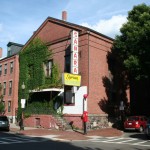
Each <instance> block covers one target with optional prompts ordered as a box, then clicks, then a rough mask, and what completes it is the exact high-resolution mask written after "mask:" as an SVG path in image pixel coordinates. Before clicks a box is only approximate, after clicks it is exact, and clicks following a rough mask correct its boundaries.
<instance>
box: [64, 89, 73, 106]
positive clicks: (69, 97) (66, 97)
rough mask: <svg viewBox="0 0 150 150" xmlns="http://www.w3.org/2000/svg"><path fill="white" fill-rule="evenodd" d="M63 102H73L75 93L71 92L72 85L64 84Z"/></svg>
mask: <svg viewBox="0 0 150 150" xmlns="http://www.w3.org/2000/svg"><path fill="white" fill-rule="evenodd" d="M64 88H65V92H64V104H74V103H75V94H74V93H73V92H72V86H65V87H64Z"/></svg>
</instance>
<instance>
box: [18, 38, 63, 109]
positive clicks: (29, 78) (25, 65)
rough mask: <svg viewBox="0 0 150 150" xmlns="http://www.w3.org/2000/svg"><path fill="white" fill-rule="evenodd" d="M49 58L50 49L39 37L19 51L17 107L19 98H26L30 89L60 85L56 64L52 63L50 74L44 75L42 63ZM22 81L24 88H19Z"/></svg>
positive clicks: (50, 56)
mask: <svg viewBox="0 0 150 150" xmlns="http://www.w3.org/2000/svg"><path fill="white" fill-rule="evenodd" d="M51 59H52V51H51V50H48V47H47V46H46V45H45V44H44V43H43V42H42V41H41V40H40V39H39V38H36V39H34V40H32V41H31V42H30V43H29V44H28V45H27V47H26V48H25V49H23V50H22V51H21V52H20V53H19V108H20V106H21V102H20V100H21V98H25V99H28V98H29V91H30V90H40V89H43V88H51V87H60V86H62V83H61V78H60V72H59V68H58V65H57V64H55V63H53V65H52V75H51V76H48V77H47V76H46V75H45V72H44V63H46V62H47V61H48V60H51ZM23 83H24V84H25V89H24V90H22V89H21V85H22V84H23Z"/></svg>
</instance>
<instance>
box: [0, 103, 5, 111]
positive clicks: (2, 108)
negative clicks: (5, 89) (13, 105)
mask: <svg viewBox="0 0 150 150" xmlns="http://www.w3.org/2000/svg"><path fill="white" fill-rule="evenodd" d="M4 110H5V106H4V104H3V103H2V102H0V114H2V113H3V112H4Z"/></svg>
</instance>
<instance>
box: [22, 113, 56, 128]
mask: <svg viewBox="0 0 150 150" xmlns="http://www.w3.org/2000/svg"><path fill="white" fill-rule="evenodd" d="M24 126H27V127H41V128H47V129H49V128H54V127H55V121H54V118H53V117H52V116H51V115H32V116H31V117H29V118H25V119H24Z"/></svg>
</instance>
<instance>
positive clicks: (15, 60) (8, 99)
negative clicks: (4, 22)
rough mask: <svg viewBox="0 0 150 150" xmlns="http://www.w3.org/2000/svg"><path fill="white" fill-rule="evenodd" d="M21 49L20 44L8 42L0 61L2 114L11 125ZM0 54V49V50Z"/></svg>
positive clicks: (14, 113) (14, 112)
mask: <svg viewBox="0 0 150 150" xmlns="http://www.w3.org/2000/svg"><path fill="white" fill-rule="evenodd" d="M22 47H23V45H21V44H17V43H12V42H9V43H8V44H7V57H5V58H2V59H0V84H1V86H2V90H1V91H0V92H1V95H3V99H2V101H3V103H4V105H5V111H4V114H5V115H7V116H8V117H9V119H10V122H11V123H14V122H15V118H16V110H17V108H18V82H19V55H18V52H19V51H20V49H21V48H22ZM0 51H1V53H2V48H1V49H0Z"/></svg>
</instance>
